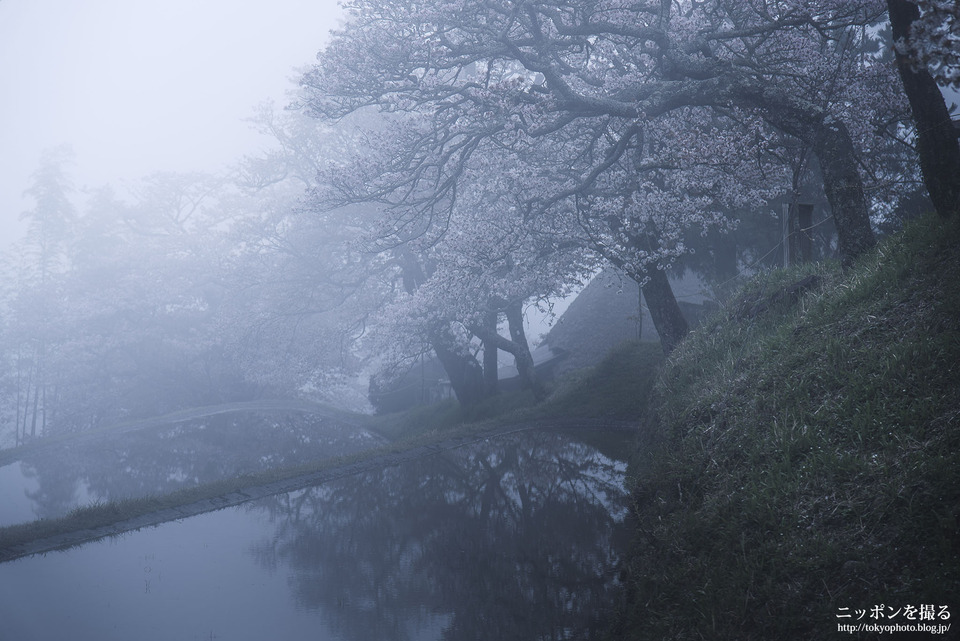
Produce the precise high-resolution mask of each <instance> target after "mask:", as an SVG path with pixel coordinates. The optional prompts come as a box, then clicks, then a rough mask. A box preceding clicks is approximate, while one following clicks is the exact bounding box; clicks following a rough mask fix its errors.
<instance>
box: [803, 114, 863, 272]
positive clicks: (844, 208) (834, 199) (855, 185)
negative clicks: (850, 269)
mask: <svg viewBox="0 0 960 641" xmlns="http://www.w3.org/2000/svg"><path fill="white" fill-rule="evenodd" d="M828 121H829V122H828ZM811 144H812V146H813V153H814V154H816V156H817V160H818V161H819V162H820V171H821V173H822V174H823V190H824V191H825V192H826V194H827V200H828V201H829V202H830V209H831V211H832V212H833V221H834V224H835V226H836V228H837V243H838V244H839V247H840V261H841V262H842V263H843V264H844V265H849V264H850V263H852V262H853V261H854V259H856V258H857V256H859V255H860V254H862V253H863V252H865V251H867V250H868V249H870V248H872V247H873V246H874V245H875V244H876V242H877V241H876V238H875V237H874V235H873V229H872V228H871V227H870V212H869V211H868V210H867V199H866V196H864V192H863V180H862V179H861V178H860V171H859V170H858V169H857V160H856V153H855V149H854V146H853V140H851V138H850V132H849V131H847V126H846V125H844V124H843V123H842V122H840V121H839V120H831V119H830V118H829V117H828V118H827V119H825V121H824V123H823V125H822V126H821V127H820V130H819V131H817V132H816V134H815V135H814V136H813V140H812V141H811Z"/></svg>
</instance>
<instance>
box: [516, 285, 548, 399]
mask: <svg viewBox="0 0 960 641" xmlns="http://www.w3.org/2000/svg"><path fill="white" fill-rule="evenodd" d="M506 313H507V325H508V326H509V328H510V339H511V341H512V342H513V344H514V345H516V346H517V351H516V352H513V357H514V359H516V362H517V371H518V372H519V373H520V378H521V380H523V382H524V385H525V386H526V387H527V388H529V389H530V390H531V391H532V392H533V397H534V398H535V399H537V400H538V401H540V400H543V398H544V396H545V393H544V390H543V385H541V384H540V380H539V379H538V378H537V371H536V369H535V368H534V364H533V356H532V355H531V354H530V343H528V342H527V334H526V332H525V331H524V330H523V301H517V302H515V303H510V304H508V305H507V309H506Z"/></svg>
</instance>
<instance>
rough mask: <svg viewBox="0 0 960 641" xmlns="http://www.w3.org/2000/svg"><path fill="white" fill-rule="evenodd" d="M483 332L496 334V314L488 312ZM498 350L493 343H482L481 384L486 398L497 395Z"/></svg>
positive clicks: (485, 341) (486, 341) (487, 341)
mask: <svg viewBox="0 0 960 641" xmlns="http://www.w3.org/2000/svg"><path fill="white" fill-rule="evenodd" d="M485 330H486V331H488V332H492V333H494V334H496V332H497V312H490V313H489V314H488V315H487V318H486V321H485ZM498 351H499V349H498V348H497V345H496V343H495V342H494V341H490V340H484V341H483V384H484V391H485V392H486V394H487V396H493V395H494V394H497V393H498V392H499V391H500V389H499V380H498V376H499V372H498V363H497V352H498Z"/></svg>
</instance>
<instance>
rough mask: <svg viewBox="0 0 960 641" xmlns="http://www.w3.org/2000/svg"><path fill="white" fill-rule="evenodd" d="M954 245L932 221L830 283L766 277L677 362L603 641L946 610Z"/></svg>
mask: <svg viewBox="0 0 960 641" xmlns="http://www.w3.org/2000/svg"><path fill="white" fill-rule="evenodd" d="M958 242H960V233H958V229H957V225H956V224H953V223H951V224H945V223H944V222H943V221H942V220H939V219H935V218H929V219H925V220H923V221H920V222H918V223H916V224H914V225H913V226H912V227H910V228H908V229H907V230H906V231H905V232H903V233H902V234H899V235H897V236H896V237H891V238H889V239H886V240H885V241H884V242H882V243H881V245H880V246H879V247H878V248H877V249H876V250H875V251H874V252H871V253H870V254H869V255H867V256H865V257H863V259H862V260H860V261H859V262H858V264H857V265H856V266H855V267H853V268H852V269H850V270H848V271H846V272H842V271H841V270H840V269H839V268H838V267H837V266H836V265H831V264H819V265H811V266H807V267H805V268H802V269H795V270H787V271H783V270H780V271H776V272H770V273H765V274H763V275H761V276H759V277H758V278H756V279H755V280H753V281H751V282H750V283H749V284H747V285H746V286H745V287H744V288H743V289H742V291H740V292H739V293H738V294H737V295H736V296H735V297H734V298H733V299H732V301H731V302H730V303H729V304H728V305H727V306H726V307H725V308H724V309H723V310H721V312H719V313H718V315H716V316H715V317H714V318H713V319H712V320H710V321H708V322H707V323H706V324H705V325H704V326H702V327H701V328H700V329H698V330H697V331H696V332H695V333H694V334H692V335H691V336H690V337H689V338H688V339H687V340H686V341H685V342H684V343H683V344H682V345H681V346H680V347H679V348H678V349H677V350H676V352H675V353H674V354H673V355H672V356H671V358H670V359H669V360H668V362H667V363H666V364H665V366H664V368H663V370H662V373H661V375H660V377H659V379H658V381H657V384H656V386H655V389H654V393H653V397H652V403H651V407H652V408H653V409H654V410H655V411H653V412H651V414H650V415H649V418H650V421H649V423H650V424H649V425H648V426H647V429H649V430H651V431H653V432H654V433H656V434H657V435H658V440H659V446H658V447H656V448H654V449H652V450H650V451H649V452H647V453H646V455H645V456H644V460H643V461H642V465H640V467H639V470H640V471H639V472H638V473H637V477H636V480H635V483H636V489H635V493H634V499H635V518H636V525H635V527H636V533H635V540H634V543H633V545H632V549H631V553H630V557H629V563H628V567H627V568H626V569H625V571H624V580H625V588H626V590H625V598H624V602H623V603H622V604H621V606H620V616H619V618H618V620H617V624H616V628H615V630H614V632H613V634H612V637H613V638H618V639H656V640H657V641H661V640H664V639H737V640H746V639H765V640H770V639H814V638H816V639H824V638H833V637H834V636H837V637H840V636H849V635H847V634H841V633H840V632H838V623H856V622H866V623H881V624H884V623H887V624H893V623H911V621H910V620H908V619H907V618H906V614H907V613H909V612H910V610H909V607H912V608H915V609H916V610H915V611H914V614H913V616H914V619H913V621H912V623H926V624H933V623H937V624H940V623H942V624H949V623H951V620H943V619H941V617H942V616H943V614H944V613H948V614H952V615H954V616H956V615H958V614H960V251H958V249H957V245H958ZM811 276H812V278H810V277H811ZM796 283H801V286H799V287H791V285H793V284H796ZM921 605H927V606H929V605H933V606H934V612H935V617H936V618H935V620H933V621H931V620H924V621H921V620H919V619H918V616H919V615H918V614H917V613H918V612H919V610H920V608H921ZM879 606H883V607H882V610H880V609H879ZM875 607H877V608H878V610H874V608H875ZM943 608H946V610H944V609H943ZM878 611H882V613H883V618H873V617H874V616H876V614H875V613H876V612H878ZM898 611H899V612H898ZM845 614H850V615H851V618H846V617H844V616H843V615H845ZM858 617H862V618H860V619H859V621H858ZM898 617H899V618H898ZM948 636H949V635H948ZM928 637H929V633H927V634H926V635H925V636H924V638H928ZM854 638H873V636H871V634H869V633H868V634H864V635H863V636H855V637H854ZM894 638H903V636H902V635H901V636H899V637H898V635H894Z"/></svg>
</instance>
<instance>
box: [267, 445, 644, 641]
mask: <svg viewBox="0 0 960 641" xmlns="http://www.w3.org/2000/svg"><path fill="white" fill-rule="evenodd" d="M624 471H625V464H623V463H619V462H615V461H612V460H610V459H609V458H607V457H605V456H603V455H602V454H600V453H599V452H598V451H597V450H595V449H594V448H592V447H589V446H587V445H584V444H582V443H578V442H575V441H571V440H570V439H569V438H567V437H565V436H562V435H559V434H555V433H550V432H527V433H523V434H516V435H512V436H507V437H500V438H496V439H491V440H488V441H486V442H483V443H479V444H475V445H472V446H467V447H463V448H460V449H458V450H454V451H450V452H446V453H444V454H442V455H439V456H431V457H425V458H423V459H420V460H418V461H415V462H412V463H408V464H404V465H402V466H398V467H393V468H387V469H383V470H378V471H375V472H370V473H367V474H363V475H360V476H356V477H352V478H350V479H346V480H344V481H341V482H337V483H328V484H325V485H322V486H318V487H314V488H312V489H309V490H305V491H301V492H296V493H292V494H287V495H282V496H278V497H274V498H273V499H272V500H270V501H268V502H266V503H262V504H259V505H258V508H257V509H266V510H268V511H269V512H270V517H271V519H272V520H273V522H274V523H275V526H276V534H275V536H274V538H273V540H272V541H263V542H262V543H261V544H259V545H258V546H256V547H255V549H254V550H253V553H254V554H255V555H256V557H257V559H258V561H259V562H260V563H261V564H262V565H264V566H266V567H271V568H276V567H278V566H279V565H280V564H283V565H286V566H289V568H290V569H291V570H292V572H293V578H292V579H291V588H292V590H293V592H294V595H295V598H296V599H297V600H298V602H299V604H300V605H301V607H305V608H311V609H322V610H324V611H325V612H324V614H325V615H326V616H324V617H323V618H324V619H326V620H328V621H331V622H332V626H333V627H334V628H335V630H334V631H335V632H336V633H337V634H338V635H342V636H343V637H345V638H350V639H356V640H357V641H361V640H363V641H366V640H368V639H387V638H389V639H413V638H417V636H418V630H420V629H422V627H424V626H425V625H427V624H428V623H429V622H431V621H433V622H436V620H437V617H443V618H445V619H446V621H445V622H446V625H445V629H444V633H443V638H444V639H449V640H457V641H460V640H467V639H483V640H484V641H488V640H491V639H570V638H589V637H590V635H591V634H592V632H593V631H595V629H596V627H597V625H598V623H599V617H600V616H602V614H603V613H604V610H605V607H609V604H610V603H611V602H612V601H613V596H612V594H611V590H612V589H614V587H615V584H616V573H617V564H618V559H619V556H618V548H619V545H617V542H616V541H615V539H616V538H617V537H618V535H620V534H621V533H622V526H623V519H624V517H625V515H626V511H627V510H626V501H627V493H626V491H625V489H624V485H623V477H624Z"/></svg>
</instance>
